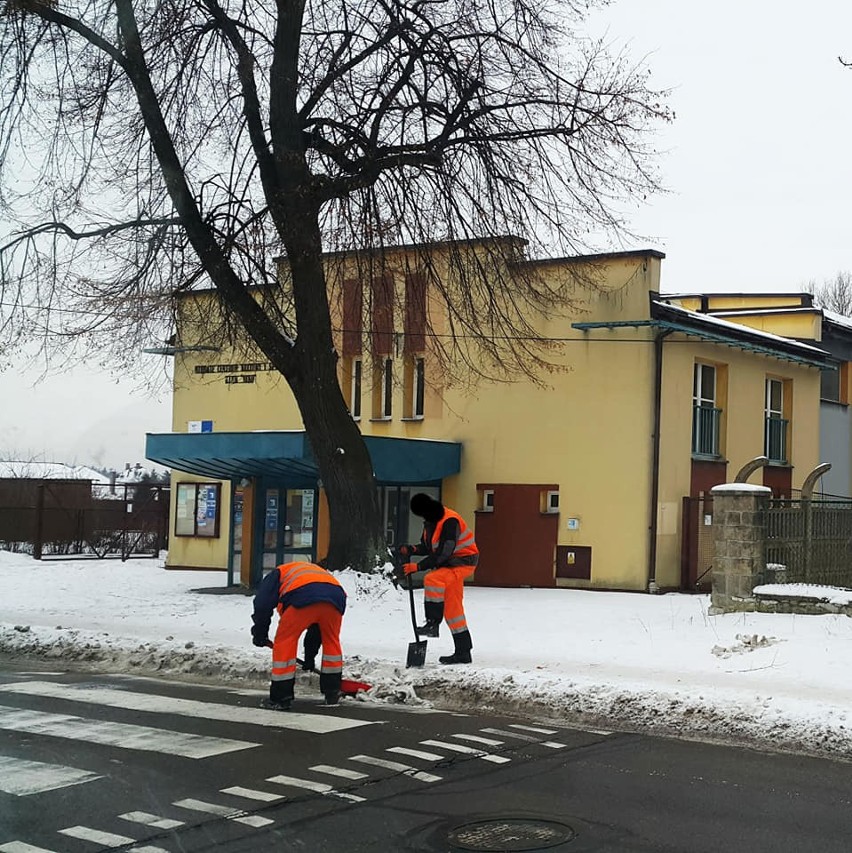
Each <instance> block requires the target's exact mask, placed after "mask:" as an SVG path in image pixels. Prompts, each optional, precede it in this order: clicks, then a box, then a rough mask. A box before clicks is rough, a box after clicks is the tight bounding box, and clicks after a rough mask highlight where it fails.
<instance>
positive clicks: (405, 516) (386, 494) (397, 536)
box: [379, 486, 441, 548]
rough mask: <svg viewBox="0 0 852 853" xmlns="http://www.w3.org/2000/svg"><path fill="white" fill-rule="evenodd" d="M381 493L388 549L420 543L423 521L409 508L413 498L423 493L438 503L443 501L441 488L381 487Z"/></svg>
mask: <svg viewBox="0 0 852 853" xmlns="http://www.w3.org/2000/svg"><path fill="white" fill-rule="evenodd" d="M379 491H380V497H381V502H382V520H383V524H384V531H385V541H386V542H387V545H388V548H395V547H398V546H399V545H413V544H416V543H417V542H419V541H420V534H421V533H423V520H422V519H421V518H418V517H417V516H416V515H412V514H411V510H410V509H409V508H408V507H409V504H410V503H411V496H412V495H416V494H417V493H418V492H422V493H423V494H425V495H429V497H430V498H434V499H435V500H436V501H438V500H440V499H441V489H440V486H381V487H380V489H379Z"/></svg>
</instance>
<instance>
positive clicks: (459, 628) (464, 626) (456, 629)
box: [450, 622, 467, 634]
mask: <svg viewBox="0 0 852 853" xmlns="http://www.w3.org/2000/svg"><path fill="white" fill-rule="evenodd" d="M465 631H467V622H464V623H463V624H462V625H456V626H455V627H451V628H450V633H451V634H463V633H464V632H465Z"/></svg>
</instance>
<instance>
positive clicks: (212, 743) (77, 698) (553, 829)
mask: <svg viewBox="0 0 852 853" xmlns="http://www.w3.org/2000/svg"><path fill="white" fill-rule="evenodd" d="M300 687H302V685H300ZM262 695H263V693H262V692H261V691H254V690H235V689H232V688H228V687H210V686H205V685H198V684H184V683H179V682H175V681H163V680H159V679H150V678H136V677H133V676H128V675H121V674H115V675H92V674H87V673H74V672H59V671H48V670H42V671H33V670H22V669H15V668H14V666H5V667H4V668H2V670H0V853H42V851H52V853H92V851H100V850H127V851H131V850H132V851H137V853H195V851H209V850H216V851H224V853H237V851H256V850H263V849H269V850H275V851H291V850H292V851H308V853H317V852H318V851H322V853H338V851H339V853H387V852H388V851H390V853H395V851H401V853H402V852H403V851H418V852H420V853H452V851H469V850H474V851H476V850H490V851H501V850H513V851H516V850H548V851H556V853H561V852H562V853H580V851H585V853H589V852H590V851H595V853H651V851H666V853H715V851H726V853H727V852H728V851H733V853H739V851H743V853H746V851H747V853H764V852H765V853H787V851H790V853H793V851H796V853H799V851H802V850H808V851H816V853H834V851H837V852H838V853H840V851H842V852H843V853H848V851H849V850H850V849H852V842H850V837H852V768H850V766H849V764H848V763H845V762H841V761H837V762H833V761H827V760H824V759H815V758H807V757H797V756H790V755H776V754H769V753H761V752H756V751H750V750H746V749H743V748H736V747H722V746H714V745H708V744H700V743H690V742H685V741H677V740H664V739H659V738H653V737H643V736H639V735H635V734H624V733H618V732H599V731H583V730H579V729H576V728H566V727H563V726H554V725H552V724H550V723H549V722H547V721H538V720H522V719H513V718H507V717H498V716H494V715H490V714H481V715H459V714H453V713H445V712H438V711H429V710H425V711H424V710H418V709H416V708H409V709H406V708H405V707H404V706H400V707H392V706H387V705H378V704H375V705H373V704H368V703H362V702H356V701H354V700H345V701H344V702H343V703H342V704H341V705H340V706H339V707H336V708H327V707H325V706H324V705H322V704H321V703H320V698H321V697H320V696H319V694H318V693H317V694H309V693H308V692H307V691H306V690H305V689H301V691H300V692H297V702H296V703H295V705H294V708H293V710H292V711H291V712H289V713H280V712H275V711H267V710H264V709H261V708H259V707H258V703H259V699H260V698H261V697H262Z"/></svg>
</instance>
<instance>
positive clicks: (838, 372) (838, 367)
mask: <svg viewBox="0 0 852 853" xmlns="http://www.w3.org/2000/svg"><path fill="white" fill-rule="evenodd" d="M819 379H820V382H819V396H820V399H821V400H830V401H831V402H833V403H844V404H847V403H848V402H849V392H848V388H849V362H848V361H841V362H836V363H834V364H832V365H830V366H829V367H824V368H823V369H822V370H821V371H820V376H819Z"/></svg>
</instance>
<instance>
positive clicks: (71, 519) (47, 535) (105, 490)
mask: <svg viewBox="0 0 852 853" xmlns="http://www.w3.org/2000/svg"><path fill="white" fill-rule="evenodd" d="M168 518H169V488H168V486H162V485H158V484H153V483H134V484H122V485H119V486H116V487H111V486H100V485H93V484H92V483H91V482H89V481H54V480H28V479H23V478H22V479H20V480H5V481H2V483H0V549H3V550H8V551H18V552H22V553H27V554H32V555H33V556H34V557H35V558H36V559H50V558H51V557H54V558H57V557H62V558H65V559H67V558H69V557H80V558H84V557H90V558H91V557H97V558H105V557H116V558H120V559H122V560H126V559H128V558H129V557H156V556H157V555H158V554H159V553H160V551H161V550H164V549H165V548H167V547H168V542H167V536H168Z"/></svg>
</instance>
